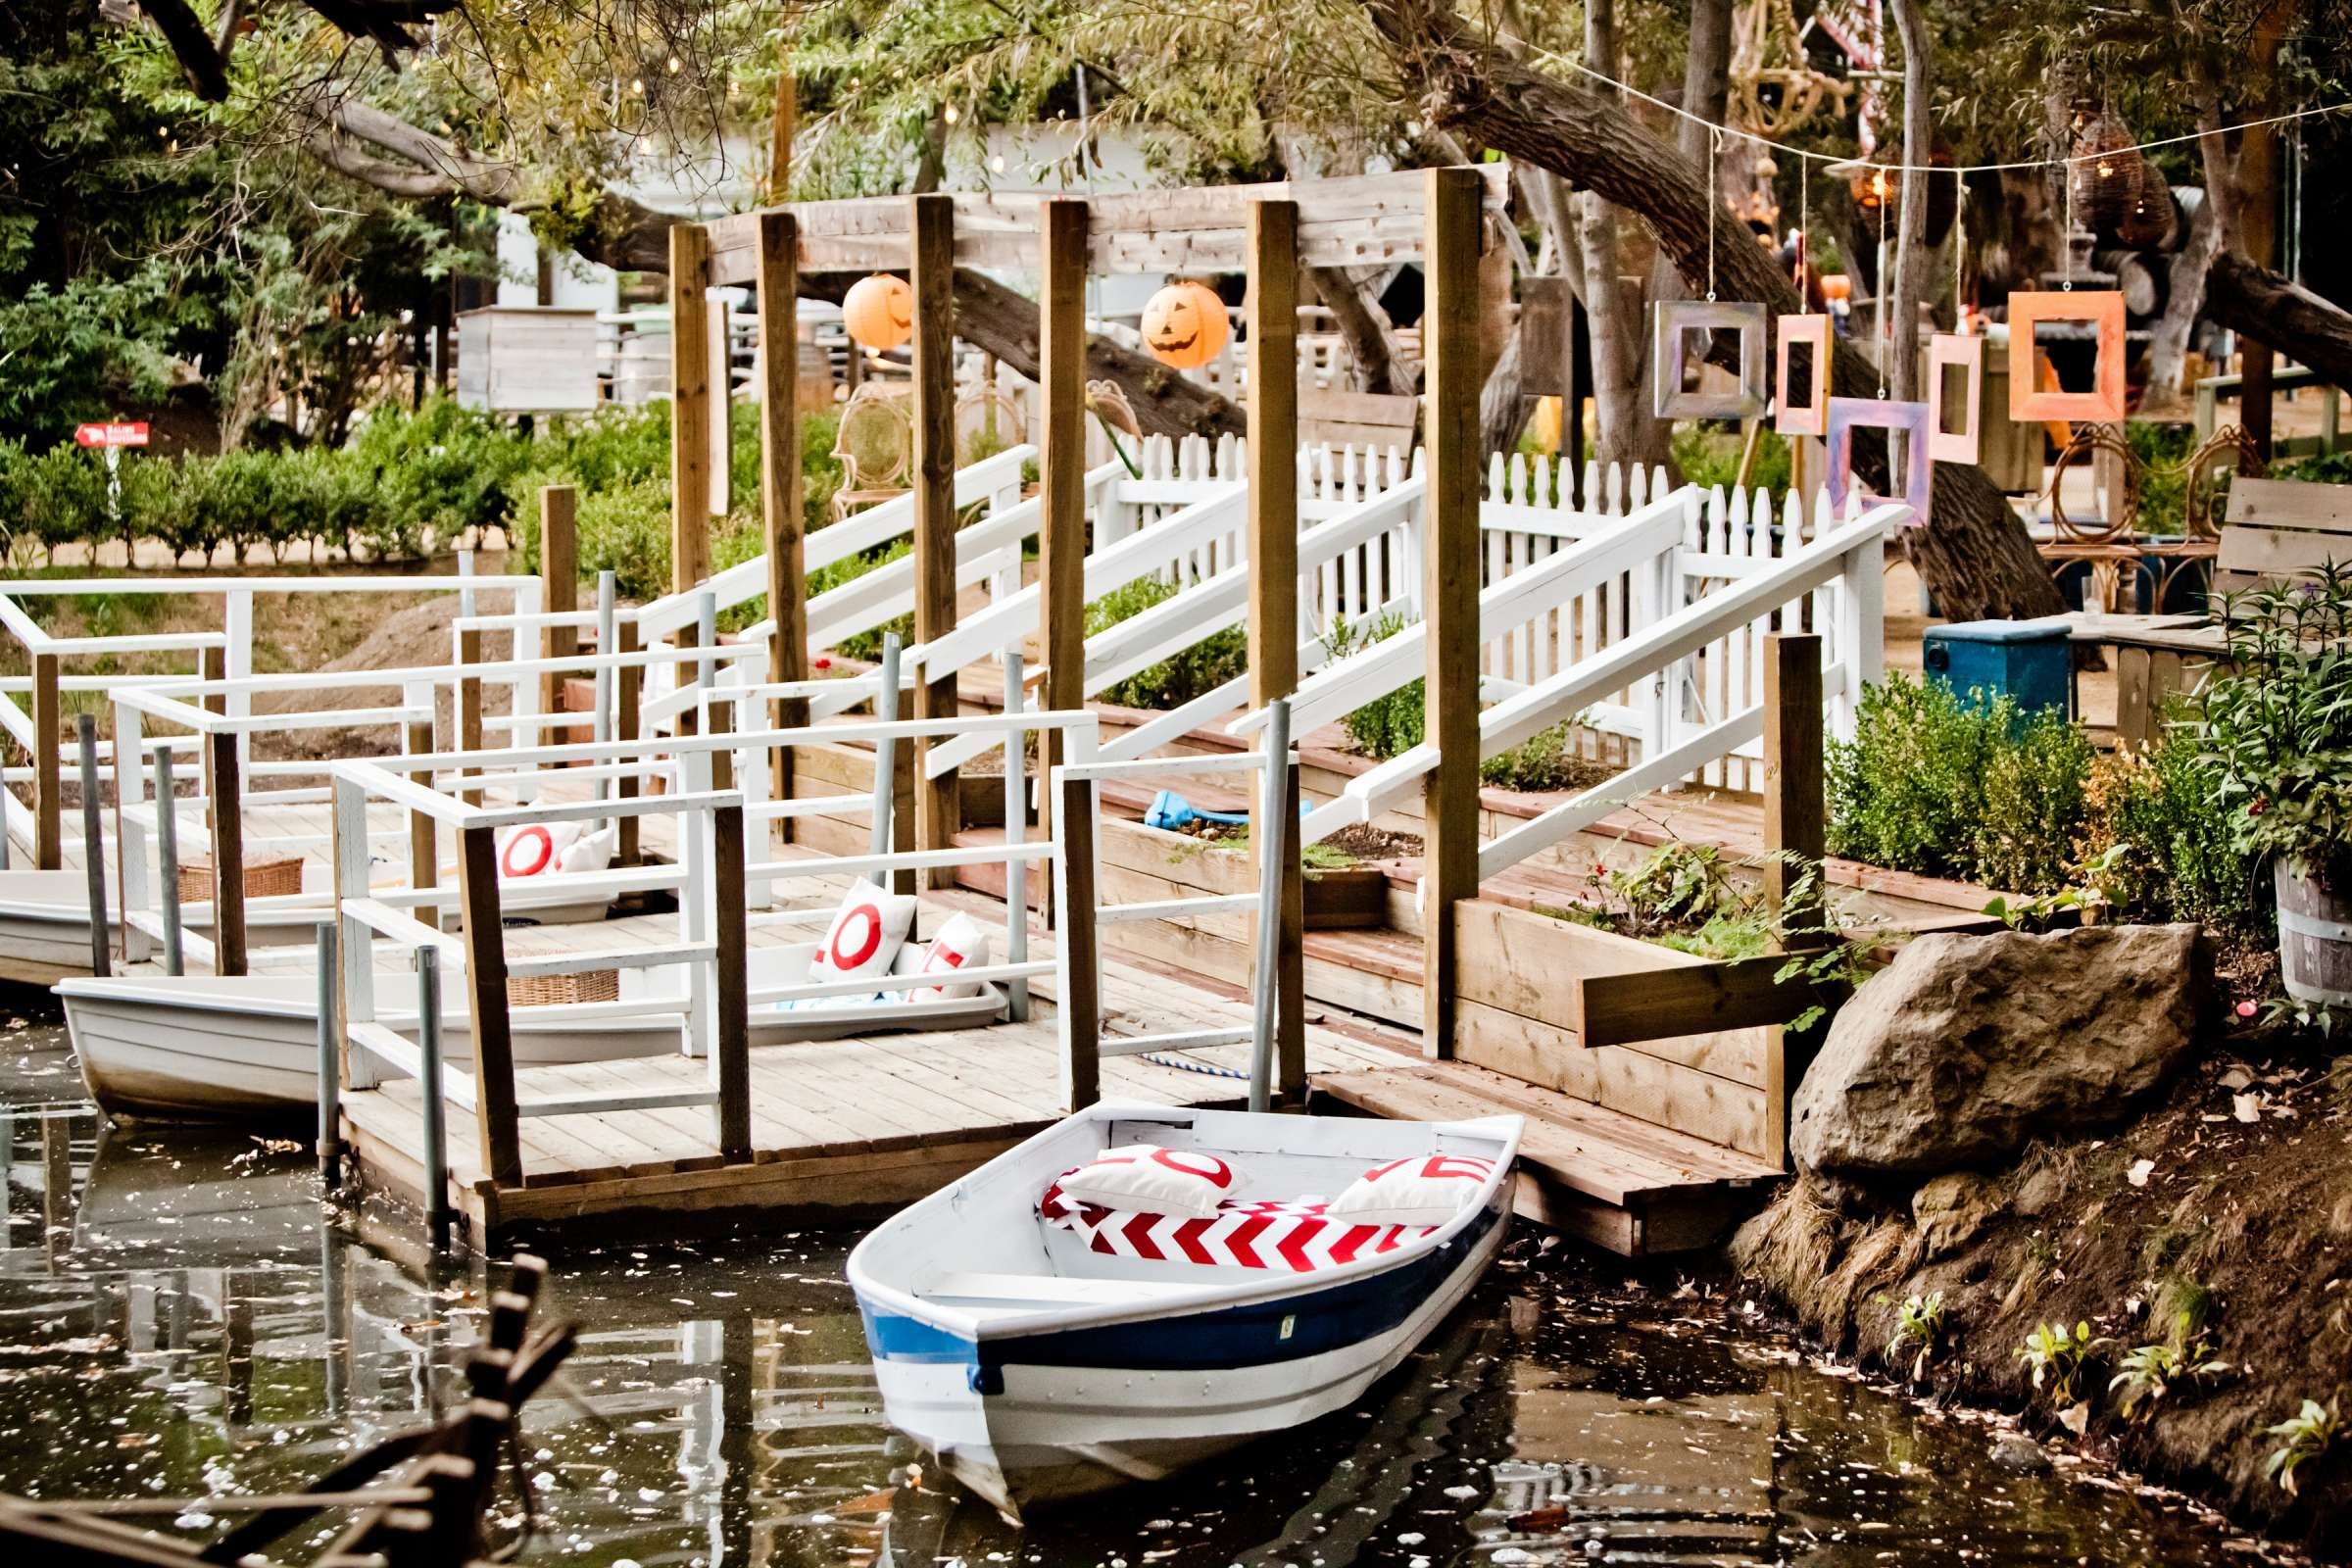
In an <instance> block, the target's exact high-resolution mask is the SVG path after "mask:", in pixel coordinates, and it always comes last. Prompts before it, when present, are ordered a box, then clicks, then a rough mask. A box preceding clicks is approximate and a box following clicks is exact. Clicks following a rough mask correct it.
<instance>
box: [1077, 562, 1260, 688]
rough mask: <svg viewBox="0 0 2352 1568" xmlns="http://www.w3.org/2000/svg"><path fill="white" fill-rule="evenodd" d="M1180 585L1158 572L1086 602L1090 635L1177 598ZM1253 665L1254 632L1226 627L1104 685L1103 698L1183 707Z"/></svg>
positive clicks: (1087, 625) (1087, 626)
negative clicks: (1251, 642)
mask: <svg viewBox="0 0 2352 1568" xmlns="http://www.w3.org/2000/svg"><path fill="white" fill-rule="evenodd" d="M1179 591H1180V589H1179V588H1178V585H1177V584H1175V583H1173V582H1169V581H1167V580H1165V579H1163V578H1159V577H1138V578H1137V579H1136V580H1135V581H1133V582H1131V583H1127V584H1125V585H1124V586H1122V587H1118V588H1113V589H1112V590H1111V591H1110V592H1109V593H1106V594H1104V595H1103V597H1102V598H1100V599H1098V600H1096V601H1095V602H1094V603H1093V604H1091V605H1088V606H1087V607H1086V634H1087V635H1088V636H1089V637H1092V636H1094V635H1095V634H1096V633H1097V632H1102V631H1107V630H1109V629H1110V628H1111V627H1113V626H1116V625H1117V624H1118V623H1119V622H1120V621H1122V620H1126V619H1129V618H1130V617H1132V616H1135V615H1140V614H1142V613H1144V612H1145V611H1147V610H1150V609H1151V608H1152V606H1153V605H1158V604H1165V603H1166V602H1167V601H1168V600H1170V599H1173V598H1175V597H1176V595H1177V594H1178V592H1179ZM1249 667H1250V634H1249V632H1248V631H1247V630H1246V629H1244V628H1243V627H1240V626H1226V627H1223V628H1221V629H1219V630H1217V631H1212V632H1210V633H1209V634H1208V635H1207V636H1205V637H1203V638H1201V640H1200V641H1198V642H1196V643H1194V644H1193V645H1192V646H1190V647H1188V648H1181V649H1178V650H1177V651H1176V652H1175V653H1173V654H1170V655H1169V656H1168V657H1167V658H1166V659H1164V660H1162V661H1160V662H1158V663H1156V664H1152V665H1149V666H1147V667H1146V668H1143V669H1139V670H1137V671H1136V672H1135V673H1134V674H1132V675H1129V676H1128V677H1126V678H1125V679H1124V680H1119V681H1113V682H1112V683H1111V684H1110V685H1108V686H1106V687H1104V688H1103V694H1102V695H1103V701H1104V702H1106V703H1117V704H1119V705H1120V706H1122V707H1125V708H1155V709H1169V708H1182V707H1183V706H1184V705H1185V704H1187V703H1189V702H1191V701H1192V700H1193V699H1194V698H1196V697H1204V696H1206V695H1207V694H1208V693H1210V692H1212V691H1215V690H1216V689H1217V688H1218V687H1220V686H1222V685H1224V684H1225V683H1226V682H1227V681H1229V680H1232V679H1233V678H1234V677H1235V676H1237V675H1239V674H1241V673H1242V672H1243V671H1245V670H1247V669H1248V668H1249Z"/></svg>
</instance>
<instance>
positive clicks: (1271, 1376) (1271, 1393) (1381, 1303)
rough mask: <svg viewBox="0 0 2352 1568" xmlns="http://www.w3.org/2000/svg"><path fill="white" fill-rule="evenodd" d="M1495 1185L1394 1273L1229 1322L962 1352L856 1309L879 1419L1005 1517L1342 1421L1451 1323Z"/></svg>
mask: <svg viewBox="0 0 2352 1568" xmlns="http://www.w3.org/2000/svg"><path fill="white" fill-rule="evenodd" d="M1509 1191H1510V1188H1509V1184H1508V1183H1505V1184H1503V1185H1502V1186H1501V1188H1500V1189H1499V1196H1498V1197H1497V1199H1496V1200H1495V1201H1493V1202H1491V1203H1490V1204H1489V1205H1488V1206H1487V1208H1486V1209H1485V1210H1484V1211H1483V1212H1482V1214H1481V1216H1480V1217H1479V1219H1478V1220H1477V1221H1476V1222H1474V1223H1473V1224H1472V1225H1470V1226H1468V1227H1465V1229H1464V1230H1463V1231H1462V1232H1461V1233H1460V1234H1459V1235H1457V1236H1456V1237H1454V1238H1453V1239H1452V1241H1451V1242H1449V1243H1447V1244H1446V1246H1444V1247H1441V1248H1439V1249H1437V1250H1433V1251H1431V1252H1429V1253H1426V1254H1423V1255H1422V1256H1420V1257H1417V1258H1413V1259H1409V1260H1407V1261H1405V1262H1403V1263H1401V1264H1399V1266H1398V1267H1397V1268H1395V1269H1392V1270H1386V1271H1383V1272H1380V1273H1376V1274H1373V1275H1370V1276H1367V1277H1360V1278H1357V1279H1353V1280H1350V1281H1348V1282H1346V1283H1345V1284H1339V1285H1333V1286H1329V1287H1317V1286H1316V1285H1315V1283H1314V1281H1313V1278H1312V1276H1311V1275H1310V1276H1303V1277H1302V1278H1301V1280H1300V1284H1299V1290H1298V1291H1297V1292H1294V1293H1291V1294H1288V1295H1284V1296H1281V1297H1277V1298H1274V1299H1269V1300H1264V1301H1258V1302H1253V1303H1250V1304H1249V1305H1247V1306H1240V1307H1220V1308H1213V1309H1211V1310H1207V1311H1201V1312H1197V1313H1191V1314H1187V1315H1183V1316H1174V1317H1161V1318H1155V1319H1152V1320H1149V1321H1145V1322H1140V1323H1133V1324H1121V1325H1115V1326H1112V1327H1108V1328H1096V1329H1081V1330H1075V1331H1068V1332H1061V1333H1045V1334H1039V1335H1033V1336H1018V1337H1011V1338H1006V1339H1002V1340H998V1339H992V1338H989V1337H987V1336H985V1335H983V1336H982V1337H981V1338H979V1339H978V1340H965V1339H961V1338H959V1337H957V1336H955V1335H952V1334H949V1333H946V1332H945V1331H943V1330H940V1329H938V1328H935V1327H933V1326H931V1325H928V1324H924V1323H921V1322H919V1321H917V1320H915V1319H912V1318H907V1317H899V1316H894V1315H892V1314H890V1313H889V1312H888V1311H887V1310H886V1309H882V1308H880V1307H878V1306H877V1305H876V1304H875V1303H872V1302H870V1301H867V1300H865V1299H860V1301H859V1306H860V1309H861V1310H862V1311H863V1313H864V1315H865V1326H866V1339H867V1345H868V1348H870V1349H871V1350H872V1352H873V1356H874V1363H875V1368H876V1373H877V1377H878V1379H879V1383H880V1388H881V1391H882V1398H883V1405H884V1408H885V1411H886V1413H887V1414H888V1416H889V1418H890V1422H891V1424H892V1425H893V1426H895V1427H897V1428H898V1429H899V1430H900V1431H902V1432H905V1433H906V1434H907V1436H909V1437H911V1438H913V1439H914V1440H915V1441H916V1442H917V1443H919V1444H921V1445H922V1446H924V1447H925V1448H926V1449H927V1450H929V1451H930V1452H931V1453H932V1454H933V1455H934V1456H935V1457H936V1458H937V1459H938V1461H939V1463H940V1464H941V1465H942V1466H943V1467H944V1468H945V1469H946V1470H947V1471H948V1472H949V1473H950V1474H952V1475H954V1476H955V1477H956V1480H957V1481H958V1482H960V1483H961V1484H962V1485H963V1486H965V1487H966V1488H968V1489H969V1490H971V1491H972V1492H974V1493H976V1494H978V1495H980V1496H982V1497H984V1498H986V1499H987V1500H988V1501H990V1502H992V1503H994V1504H995V1505H996V1506H997V1507H998V1508H999V1509H1001V1510H1003V1511H1004V1512H1005V1513H1006V1514H1008V1515H1010V1516H1013V1517H1015V1518H1017V1517H1019V1516H1020V1515H1021V1514H1022V1513H1023V1512H1024V1511H1026V1510H1030V1509H1034V1508H1039V1507H1050V1506H1052V1505H1054V1504H1058V1503H1062V1502H1067V1501H1070V1500H1072V1499H1076V1498H1080V1497H1086V1496H1090V1495H1095V1494H1097V1493H1101V1492H1103V1491H1106V1490H1109V1489H1111V1488H1113V1487H1118V1486H1125V1485H1129V1484H1131V1483H1136V1482H1152V1481H1159V1480H1164V1479H1166V1478H1168V1477H1170V1476H1173V1475H1175V1474H1177V1473H1178V1472H1180V1471H1183V1470H1185V1469H1188V1468H1191V1467H1192V1466H1195V1465H1199V1464H1201V1463H1204V1462H1206V1461H1208V1460H1211V1459H1214V1458H1217V1457H1219V1456H1220V1455H1223V1454H1225V1453H1229V1452H1231V1451H1233V1450H1234V1449H1236V1448H1239V1447H1242V1446H1245V1445H1247V1444H1250V1443H1253V1442H1255V1441H1257V1440H1258V1439H1260V1438H1264V1437H1268V1436H1271V1435H1273V1434H1275V1433H1279V1432H1284V1431H1288V1430H1291V1429H1293V1428H1296V1427H1299V1426H1302V1425H1304V1424H1306V1423H1308V1422H1311V1421H1314V1420H1317V1419H1319V1418H1321V1417H1323V1416H1326V1415H1329V1414H1331V1413H1332V1412H1333V1411H1335V1410H1341V1409H1345V1408H1346V1407H1347V1406H1348V1405H1349V1404H1351V1403H1353V1402H1354V1401H1355V1400H1356V1399H1357V1398H1359V1397H1362V1395H1363V1394H1364V1392H1365V1391H1366V1390H1367V1389H1369V1388H1370V1387H1371V1386H1372V1385H1373V1384H1375V1383H1376V1382H1378V1381H1379V1380H1380V1379H1381V1378H1382V1377H1383V1376H1384V1375H1386V1374H1387V1373H1388V1372H1390V1371H1391V1370H1393V1369H1394V1368H1396V1367H1397V1365H1398V1364H1399V1363H1400V1362H1402V1361H1403V1360H1404V1359H1405V1357H1407V1356H1409V1355H1410V1354H1412V1352H1413V1351H1414V1349H1415V1348H1417V1347H1418V1346H1419V1345H1420V1344H1421V1342H1422V1341H1423V1340H1424V1339H1425V1338H1427V1337H1428V1335H1429V1334H1430V1332H1431V1331H1432V1330H1433V1329H1435V1328H1436V1327H1437V1326H1438V1325H1439V1324H1440V1323H1442V1322H1444V1321H1445V1319H1446V1317H1447V1316H1448V1315H1449V1314H1450V1313H1451V1312H1452V1311H1453V1310H1454V1308H1455V1307H1457V1306H1459V1305H1460V1304H1461V1302H1462V1299H1464V1298H1465V1297H1466V1296H1468V1295H1469V1293H1470V1291H1471V1289H1472V1288H1473V1287H1475V1286H1476V1285H1477V1283H1478V1281H1479V1279H1480V1277H1481V1276H1482V1275H1484V1273H1485V1272H1486V1270H1487V1267H1488V1265H1489V1264H1491V1263H1492V1262H1493V1261H1494V1258H1495V1252H1496V1251H1497V1250H1500V1248H1501V1245H1502V1241H1503V1237H1504V1235H1505V1232H1506V1231H1507V1229H1508V1226H1507V1223H1506V1213H1505V1208H1506V1205H1507V1203H1508V1196H1507V1195H1508V1193H1509Z"/></svg>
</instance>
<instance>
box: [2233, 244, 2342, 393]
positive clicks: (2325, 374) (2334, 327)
mask: <svg viewBox="0 0 2352 1568" xmlns="http://www.w3.org/2000/svg"><path fill="white" fill-rule="evenodd" d="M2205 314H2206V315H2207V316H2208V317H2210V318H2211V319H2214V320H2216V321H2219V322H2220V323H2221V324H2222V325H2224V326H2226V327H2228V328H2229V329H2230V330H2231V331H2233V332H2236V333H2239V334H2240V335H2242V336H2245V337H2249V338H2252V339H2253V340H2254V341H2255V342H2257V343H2261V344H2263V345H2265V346H2267V347H2269V348H2270V349H2272V350H2274V351H2275V352H2277V353H2278V354H2282V355H2284V356H2286V357H2287V358H2288V359H2291V360H2294V361H2296V362H2298V363H2300V364H2302V365H2307V366H2309V367H2310V368H2311V370H2312V373H2313V374H2315V375H2318V376H2320V377H2322V378H2323V379H2325V380H2327V381H2331V382H2333V383H2334V384H2335V385H2337V386H2339V387H2343V388H2345V389H2346V390H2352V313H2347V312H2345V311H2344V310H2343V309H2341V308H2340V307H2338V306H2335V305H2332V304H2329V303H2328V302H2327V300H2324V299H2322V298H2320V296H2318V295H2317V294H2314V293H2313V292H2312V291H2311V290H2309V289H2307V288H2305V287H2304V286H2303V285H2302V284H2300V283H2297V282H2295V281H2293V280H2292V279H2291V278H2288V277H2286V276H2284V275H2283V274H2281V273H2278V272H2274V271H2272V270H2270V269H2269V268H2267V267H2257V266H2255V265H2254V264H2253V263H2252V262H2249V261H2247V260H2246V259H2245V258H2244V257H2243V256H2240V255H2238V254H2237V253H2236V252H2235V251H2224V252H2222V253H2221V254H2220V255H2218V256H2216V257H2215V258H2214V259H2213V267H2212V268H2211V270H2208V271H2207V272H2206V274H2205Z"/></svg>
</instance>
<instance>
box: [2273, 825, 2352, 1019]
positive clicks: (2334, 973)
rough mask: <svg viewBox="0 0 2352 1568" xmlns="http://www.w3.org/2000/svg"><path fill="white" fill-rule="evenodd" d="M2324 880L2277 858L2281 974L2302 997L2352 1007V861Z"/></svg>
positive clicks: (2299, 998)
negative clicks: (2297, 869)
mask: <svg viewBox="0 0 2352 1568" xmlns="http://www.w3.org/2000/svg"><path fill="white" fill-rule="evenodd" d="M2335 869H2336V872H2337V874H2336V875H2334V876H2332V877H2330V878H2329V879H2328V880H2327V882H2325V883H2323V882H2321V881H2320V880H2319V879H2318V878H2316V877H2311V876H2305V875H2302V874H2300V873H2298V872H2296V871H2295V870H2294V869H2293V867H2291V866H2289V865H2288V864H2287V862H2286V858H2285V857H2283V856H2281V857H2280V858H2278V866H2277V872H2276V876H2277V887H2278V978H2279V979H2280V980H2281V981H2283V982H2284V983H2285V986H2286V994H2287V995H2288V996H2290V997H2293V998H2294V999H2295V1000H2297V1001H2298V1002H2319V1003H2325V1004H2327V1005H2329V1006H2334V1007H2352V875H2347V874H2345V873H2347V872H2352V865H2346V866H2338V867H2336V868H2335Z"/></svg>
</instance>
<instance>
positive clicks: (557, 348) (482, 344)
mask: <svg viewBox="0 0 2352 1568" xmlns="http://www.w3.org/2000/svg"><path fill="white" fill-rule="evenodd" d="M596 330H597V329H596V312H594V311H592V310H565V309H562V308H559V307H554V306H545V305H493V306H488V307H485V308H484V309H482V310H478V311H461V312H460V313H459V314H458V402H459V403H460V404H461V405H462V406H464V407H466V408H468V409H487V410H489V411H490V412H491V413H493V414H567V413H580V412H585V411H587V410H590V409H594V408H595V407H596V405H597V387H596V366H597V362H596Z"/></svg>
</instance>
